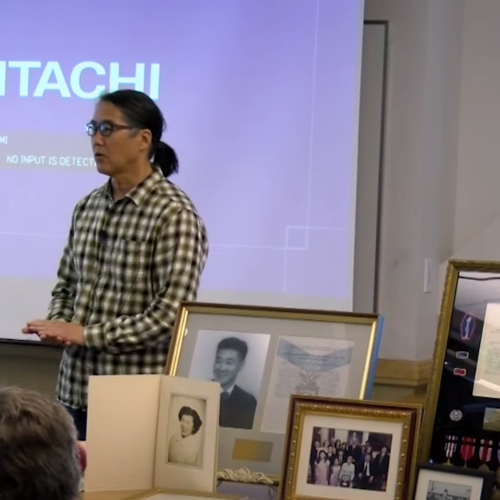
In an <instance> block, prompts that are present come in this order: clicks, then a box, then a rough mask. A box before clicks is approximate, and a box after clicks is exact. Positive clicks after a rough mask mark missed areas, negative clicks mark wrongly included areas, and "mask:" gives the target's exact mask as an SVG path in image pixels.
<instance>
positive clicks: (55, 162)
mask: <svg viewBox="0 0 500 500" xmlns="http://www.w3.org/2000/svg"><path fill="white" fill-rule="evenodd" d="M5 163H6V164H7V166H14V167H15V166H19V165H23V166H34V167H36V166H39V167H42V166H49V167H80V168H94V167H95V166H96V163H95V159H94V158H93V157H90V156H48V155H32V154H28V155H24V154H8V155H5Z"/></svg>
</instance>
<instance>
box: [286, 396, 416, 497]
mask: <svg viewBox="0 0 500 500" xmlns="http://www.w3.org/2000/svg"><path fill="white" fill-rule="evenodd" d="M420 420H421V406H420V405H414V404H397V403H377V402H372V401H356V400H340V399H326V398H318V397H313V396H299V395H296V396H292V397H291V400H290V413H289V418H288V426H287V434H286V443H287V444H286V450H285V453H284V464H283V476H282V480H281V483H280V493H279V498H280V500H305V499H308V500H311V499H321V500H326V499H328V500H358V499H360V498H362V499H363V500H406V499H407V495H408V494H409V492H410V491H411V489H410V488H409V487H410V485H411V484H412V481H413V479H414V477H413V476H414V474H413V470H414V466H415V464H416V455H417V453H416V452H417V449H416V448H417V446H416V445H417V439H418V432H419V427H420ZM360 490H363V491H360Z"/></svg>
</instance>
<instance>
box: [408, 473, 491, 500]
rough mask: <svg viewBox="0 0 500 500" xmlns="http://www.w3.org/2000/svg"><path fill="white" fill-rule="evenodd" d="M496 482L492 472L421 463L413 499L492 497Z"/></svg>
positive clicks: (487, 498) (481, 498) (464, 499)
mask: <svg viewBox="0 0 500 500" xmlns="http://www.w3.org/2000/svg"><path fill="white" fill-rule="evenodd" d="M494 483H495V475H494V474H493V473H492V472H489V471H488V472H486V471H479V470H475V469H469V468H463V467H461V468H450V467H447V466H445V465H436V464H421V465H420V466H419V467H418V469H417V474H416V481H415V491H414V494H413V497H412V500H491V495H492V493H493V488H494Z"/></svg>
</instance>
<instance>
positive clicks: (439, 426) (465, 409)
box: [419, 260, 500, 477]
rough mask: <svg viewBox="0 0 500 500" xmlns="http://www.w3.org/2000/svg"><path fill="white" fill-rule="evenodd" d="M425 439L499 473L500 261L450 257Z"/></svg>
mask: <svg viewBox="0 0 500 500" xmlns="http://www.w3.org/2000/svg"><path fill="white" fill-rule="evenodd" d="M420 446H421V447H420V450H419V458H420V459H421V460H423V461H429V462H432V463H435V464H444V465H447V466H457V467H467V468H472V469H479V470H490V471H494V472H497V475H498V477H500V262H498V263H497V262H480V261H456V260H454V261H450V262H449V264H448V271H447V276H446V284H445V290H444V294H443V301H442V305H441V313H440V319H439V327H438V334H437V339H436V345H435V351H434V358H433V365H432V370H431V378H430V382H429V387H428V391H427V400H426V404H425V407H424V418H423V426H422V440H421V445H420Z"/></svg>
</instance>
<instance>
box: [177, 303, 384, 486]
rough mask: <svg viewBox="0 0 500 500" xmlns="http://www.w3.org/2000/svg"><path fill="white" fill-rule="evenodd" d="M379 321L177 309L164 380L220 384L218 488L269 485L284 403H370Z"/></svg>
mask: <svg viewBox="0 0 500 500" xmlns="http://www.w3.org/2000/svg"><path fill="white" fill-rule="evenodd" d="M381 329H382V318H381V317H380V316H378V315H375V314H353V313H337V312H331V311H310V310H297V309H280V308H261V307H252V306H234V305H222V304H203V303H188V304H184V305H183V306H182V308H181V311H180V313H179V315H178V319H177V323H176V326H175V328H174V334H173V338H172V343H171V347H170V352H169V359H168V362H167V374H168V375H176V376H181V377H188V378H190V379H197V380H209V381H215V382H218V383H219V384H220V419H219V425H220V431H219V432H220V440H219V459H218V460H219V474H218V478H219V479H221V480H229V481H237V482H248V483H256V482H257V483H262V484H277V482H278V480H279V476H280V473H281V470H280V464H281V457H282V455H283V448H284V432H285V427H286V419H287V412H288V404H289V398H290V396H291V395H292V394H311V395H315V396H325V397H338V398H350V399H365V398H369V397H370V393H371V389H372V386H373V379H374V374H375V368H376V361H377V356H378V347H379V342H380V335H381Z"/></svg>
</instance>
